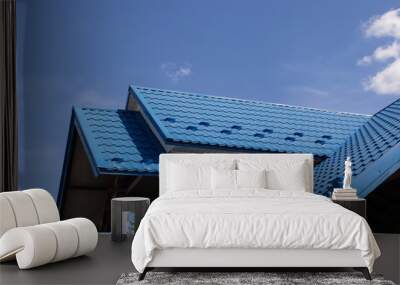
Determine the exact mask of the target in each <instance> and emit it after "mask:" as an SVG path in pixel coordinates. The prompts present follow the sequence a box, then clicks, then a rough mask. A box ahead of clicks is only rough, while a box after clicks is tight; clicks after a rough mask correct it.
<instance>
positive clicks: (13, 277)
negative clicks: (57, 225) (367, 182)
mask: <svg viewBox="0 0 400 285" xmlns="http://www.w3.org/2000/svg"><path fill="white" fill-rule="evenodd" d="M375 238H376V240H377V242H378V244H379V247H380V249H381V251H382V257H381V258H379V259H378V260H377V261H376V264H375V272H377V273H380V274H383V275H384V276H385V278H386V279H389V280H392V281H394V282H395V283H397V284H400V235H398V234H397V235H388V234H375ZM130 246H131V243H130V242H129V241H125V242H121V243H115V242H112V241H111V237H110V235H109V234H100V235H99V243H98V246H97V249H96V250H95V251H94V252H93V253H91V254H89V255H88V256H82V257H78V258H75V259H71V260H66V261H62V262H58V263H53V264H49V265H46V266H42V267H38V268H35V269H30V270H19V269H18V267H17V265H16V263H15V262H9V263H4V264H1V265H0V284H1V285H9V284H10V285H14V284H33V285H35V284H115V283H116V281H117V280H118V278H119V276H120V275H121V274H122V273H124V272H132V271H134V268H133V265H132V263H131V260H130Z"/></svg>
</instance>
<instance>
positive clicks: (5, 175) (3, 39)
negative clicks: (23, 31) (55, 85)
mask: <svg viewBox="0 0 400 285" xmlns="http://www.w3.org/2000/svg"><path fill="white" fill-rule="evenodd" d="M15 22H16V13H15V0H0V136H1V138H0V151H1V157H0V192H3V191H15V190H17V187H18V184H17V176H18V152H17V150H18V149H17V148H18V137H17V98H16V92H15V89H16V88H15V85H16V84H15V77H16V75H15V72H16V67H15V65H16V59H15V41H16V40H15V38H16V29H15Z"/></svg>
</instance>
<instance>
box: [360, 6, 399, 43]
mask: <svg viewBox="0 0 400 285" xmlns="http://www.w3.org/2000/svg"><path fill="white" fill-rule="evenodd" d="M365 35H366V36H367V37H377V38H381V37H393V38H396V39H400V9H394V10H390V11H389V12H386V13H385V14H383V15H381V16H376V17H372V18H371V19H370V20H369V22H368V23H367V24H366V28H365Z"/></svg>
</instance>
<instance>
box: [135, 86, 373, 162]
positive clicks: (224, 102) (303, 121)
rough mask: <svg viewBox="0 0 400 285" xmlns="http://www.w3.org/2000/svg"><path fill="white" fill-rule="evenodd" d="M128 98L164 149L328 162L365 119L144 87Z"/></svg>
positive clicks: (367, 117) (353, 115)
mask: <svg viewBox="0 0 400 285" xmlns="http://www.w3.org/2000/svg"><path fill="white" fill-rule="evenodd" d="M130 95H132V96H134V99H135V100H136V101H137V102H138V103H139V104H140V105H141V106H142V108H143V109H145V111H144V113H145V114H146V115H148V116H150V117H151V122H153V123H154V125H155V126H156V128H157V129H158V130H159V131H160V135H161V136H162V137H163V138H164V139H165V140H166V141H167V142H169V143H182V142H183V143H188V144H190V143H192V144H200V145H205V146H207V145H210V146H211V145H217V146H221V147H229V148H239V149H249V150H260V151H268V152H271V151H273V152H307V153H313V154H315V155H319V156H328V155H330V154H332V153H333V152H334V151H335V150H337V148H338V147H339V146H340V145H342V144H343V143H344V141H345V140H346V138H347V137H348V136H349V135H350V134H351V133H353V132H354V131H355V130H356V129H357V128H359V127H360V126H361V125H363V124H364V123H365V122H366V121H367V120H368V119H369V116H366V115H358V114H350V113H340V112H329V111H324V110H318V109H313V108H306V107H298V106H287V105H281V104H272V103H266V102H260V101H251V100H242V99H235V98H224V97H216V96H209V95H203V94H195V93H187V92H176V91H169V90H161V89H154V88H147V87H136V86H131V87H130ZM204 123H206V124H204ZM232 126H236V127H235V128H232ZM238 126H239V128H238ZM321 136H325V138H322V137H321ZM288 137H289V138H294V140H291V139H286V138H288Z"/></svg>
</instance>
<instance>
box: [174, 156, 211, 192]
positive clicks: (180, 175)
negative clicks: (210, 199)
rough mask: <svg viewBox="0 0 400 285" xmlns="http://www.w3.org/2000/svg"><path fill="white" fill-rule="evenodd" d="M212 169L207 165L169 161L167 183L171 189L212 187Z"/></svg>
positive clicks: (182, 189) (183, 189)
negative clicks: (186, 164) (188, 164)
mask: <svg viewBox="0 0 400 285" xmlns="http://www.w3.org/2000/svg"><path fill="white" fill-rule="evenodd" d="M210 170H211V167H206V166H193V165H192V166H190V167H188V166H185V165H182V164H176V163H169V164H168V177H167V185H168V190H171V191H185V190H194V189H195V190H199V189H210V187H211V185H210Z"/></svg>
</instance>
